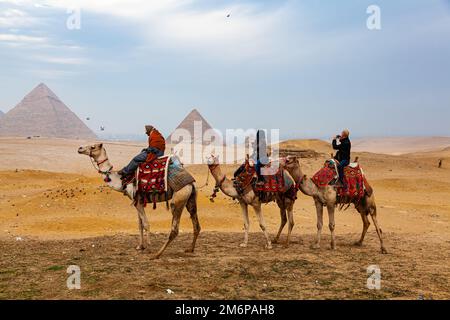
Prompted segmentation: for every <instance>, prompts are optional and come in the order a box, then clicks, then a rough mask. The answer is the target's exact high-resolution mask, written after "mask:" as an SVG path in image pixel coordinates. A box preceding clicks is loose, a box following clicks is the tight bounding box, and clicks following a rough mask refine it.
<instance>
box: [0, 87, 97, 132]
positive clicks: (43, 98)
mask: <svg viewBox="0 0 450 320" xmlns="http://www.w3.org/2000/svg"><path fill="white" fill-rule="evenodd" d="M0 136H9V137H27V136H42V137H50V138H69V139H96V138H97V136H96V135H95V134H94V132H92V131H91V129H89V128H88V127H87V126H86V125H85V124H84V123H83V121H81V120H80V119H79V118H78V117H77V116H76V115H75V113H73V112H72V111H71V110H70V109H69V108H68V107H67V106H66V105H65V104H64V103H63V102H62V101H61V100H60V99H59V98H58V97H57V96H56V95H55V94H54V93H53V91H51V90H50V89H49V88H48V87H47V86H46V85H45V84H43V83H41V84H39V85H38V86H37V87H36V88H34V89H33V90H32V91H31V92H30V93H29V94H27V95H26V96H25V98H23V100H22V101H21V102H20V103H19V104H18V105H17V106H16V107H14V108H13V109H12V110H10V111H9V112H8V113H7V114H5V115H4V116H3V117H1V119H0Z"/></svg>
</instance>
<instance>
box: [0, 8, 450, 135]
mask: <svg viewBox="0 0 450 320" xmlns="http://www.w3.org/2000/svg"><path fill="white" fill-rule="evenodd" d="M372 4H375V5H378V6H379V7H380V9H381V26H382V29H381V30H378V31H370V30H368V29H367V27H366V19H367V18H368V14H367V13H366V9H367V7H368V6H369V5H372ZM74 7H75V8H80V10H81V11H80V12H81V29H79V30H69V29H67V27H66V21H67V19H68V17H69V16H70V14H69V13H67V10H68V9H69V8H74ZM228 14H231V16H230V17H229V18H227V15H228ZM449 40H450V1H448V0H445V1H444V0H420V1H418V0H407V1H406V0H397V1H389V0H383V1H375V0H371V1H364V0H348V1H332V0H328V1H324V0H322V1H320V0H305V1H211V0H208V1H205V0H203V1H196V0H180V1H173V0H167V1H148V0H147V1H145V0H129V1H119V0H113V1H105V0H104V1H92V0H89V1H88V0H81V1H67V0H59V1H55V0H49V1H29V0H6V1H5V0H0V70H1V72H0V88H1V89H0V109H1V110H3V111H8V110H9V109H11V108H12V107H14V106H15V105H16V104H17V103H18V102H19V101H20V99H21V98H22V97H23V96H24V95H25V94H26V93H27V92H28V91H30V90H31V89H32V88H33V87H34V86H36V85H37V84H38V83H40V82H44V83H46V84H47V85H48V86H49V87H50V88H51V89H52V90H53V91H55V93H56V94H57V95H58V96H59V97H60V98H61V99H62V100H63V101H64V102H65V103H66V104H67V105H68V106H69V107H70V108H71V109H72V110H73V111H74V112H75V113H77V114H78V115H79V116H80V117H81V118H83V119H85V118H86V117H90V118H91V120H90V121H88V122H87V124H88V125H89V126H91V127H92V128H93V129H94V130H95V131H96V132H98V130H99V127H100V125H104V126H105V127H106V131H105V132H106V133H107V134H140V133H141V132H142V126H143V125H144V124H146V123H151V124H154V125H155V126H157V127H159V128H160V129H161V131H163V132H164V133H166V134H168V133H169V132H170V131H171V130H172V129H174V127H175V126H176V125H177V124H178V122H180V121H181V120H182V119H183V117H184V116H185V115H186V114H187V113H188V112H189V111H190V110H191V109H192V108H194V107H195V108H197V109H198V110H199V111H200V112H201V113H202V114H203V115H204V116H205V118H206V119H208V121H209V122H210V123H211V124H212V125H213V126H215V127H217V128H219V129H222V130H223V129H225V128H244V129H246V128H266V129H271V128H279V129H280V130H281V136H282V137H284V138H287V137H318V138H327V137H330V136H331V135H333V134H335V133H338V132H340V130H341V129H342V128H344V127H349V128H350V129H351V131H352V132H353V135H354V136H358V137H363V136H407V135H440V136H450V120H449V119H450V61H449V57H450V41H449Z"/></svg>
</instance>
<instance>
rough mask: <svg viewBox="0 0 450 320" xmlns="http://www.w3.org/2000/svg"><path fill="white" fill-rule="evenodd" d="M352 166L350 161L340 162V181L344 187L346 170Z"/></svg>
mask: <svg viewBox="0 0 450 320" xmlns="http://www.w3.org/2000/svg"><path fill="white" fill-rule="evenodd" d="M349 164H350V161H348V160H341V161H340V162H339V166H338V171H339V181H341V183H342V184H343V185H345V179H344V168H345V167H346V166H348V165H349Z"/></svg>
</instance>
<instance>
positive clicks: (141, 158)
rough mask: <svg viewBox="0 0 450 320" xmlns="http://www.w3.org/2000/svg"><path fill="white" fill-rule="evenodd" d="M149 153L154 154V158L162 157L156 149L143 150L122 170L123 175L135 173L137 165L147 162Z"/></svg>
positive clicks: (160, 152)
mask: <svg viewBox="0 0 450 320" xmlns="http://www.w3.org/2000/svg"><path fill="white" fill-rule="evenodd" d="M149 153H153V154H155V155H156V157H162V156H163V155H164V152H162V151H161V150H158V149H156V148H147V149H144V150H142V152H141V153H139V154H138V155H137V156H136V157H134V158H133V159H132V160H131V161H130V163H129V164H128V165H127V166H126V167H125V168H123V169H122V171H123V175H124V176H128V175H131V174H133V173H134V172H136V170H137V168H138V167H139V164H141V163H144V162H145V161H146V160H147V157H148V154H149Z"/></svg>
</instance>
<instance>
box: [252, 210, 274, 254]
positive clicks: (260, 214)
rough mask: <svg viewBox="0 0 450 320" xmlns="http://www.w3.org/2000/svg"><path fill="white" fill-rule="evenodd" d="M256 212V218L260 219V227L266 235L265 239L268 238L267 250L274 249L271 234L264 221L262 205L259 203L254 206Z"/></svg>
mask: <svg viewBox="0 0 450 320" xmlns="http://www.w3.org/2000/svg"><path fill="white" fill-rule="evenodd" d="M253 209H254V210H255V213H256V216H257V217H258V221H259V226H260V228H261V230H262V232H263V233H264V237H265V238H266V249H272V242H271V241H270V236H269V233H268V232H267V227H266V222H265V221H264V216H263V214H262V210H261V204H260V203H258V204H256V205H254V206H253Z"/></svg>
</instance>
